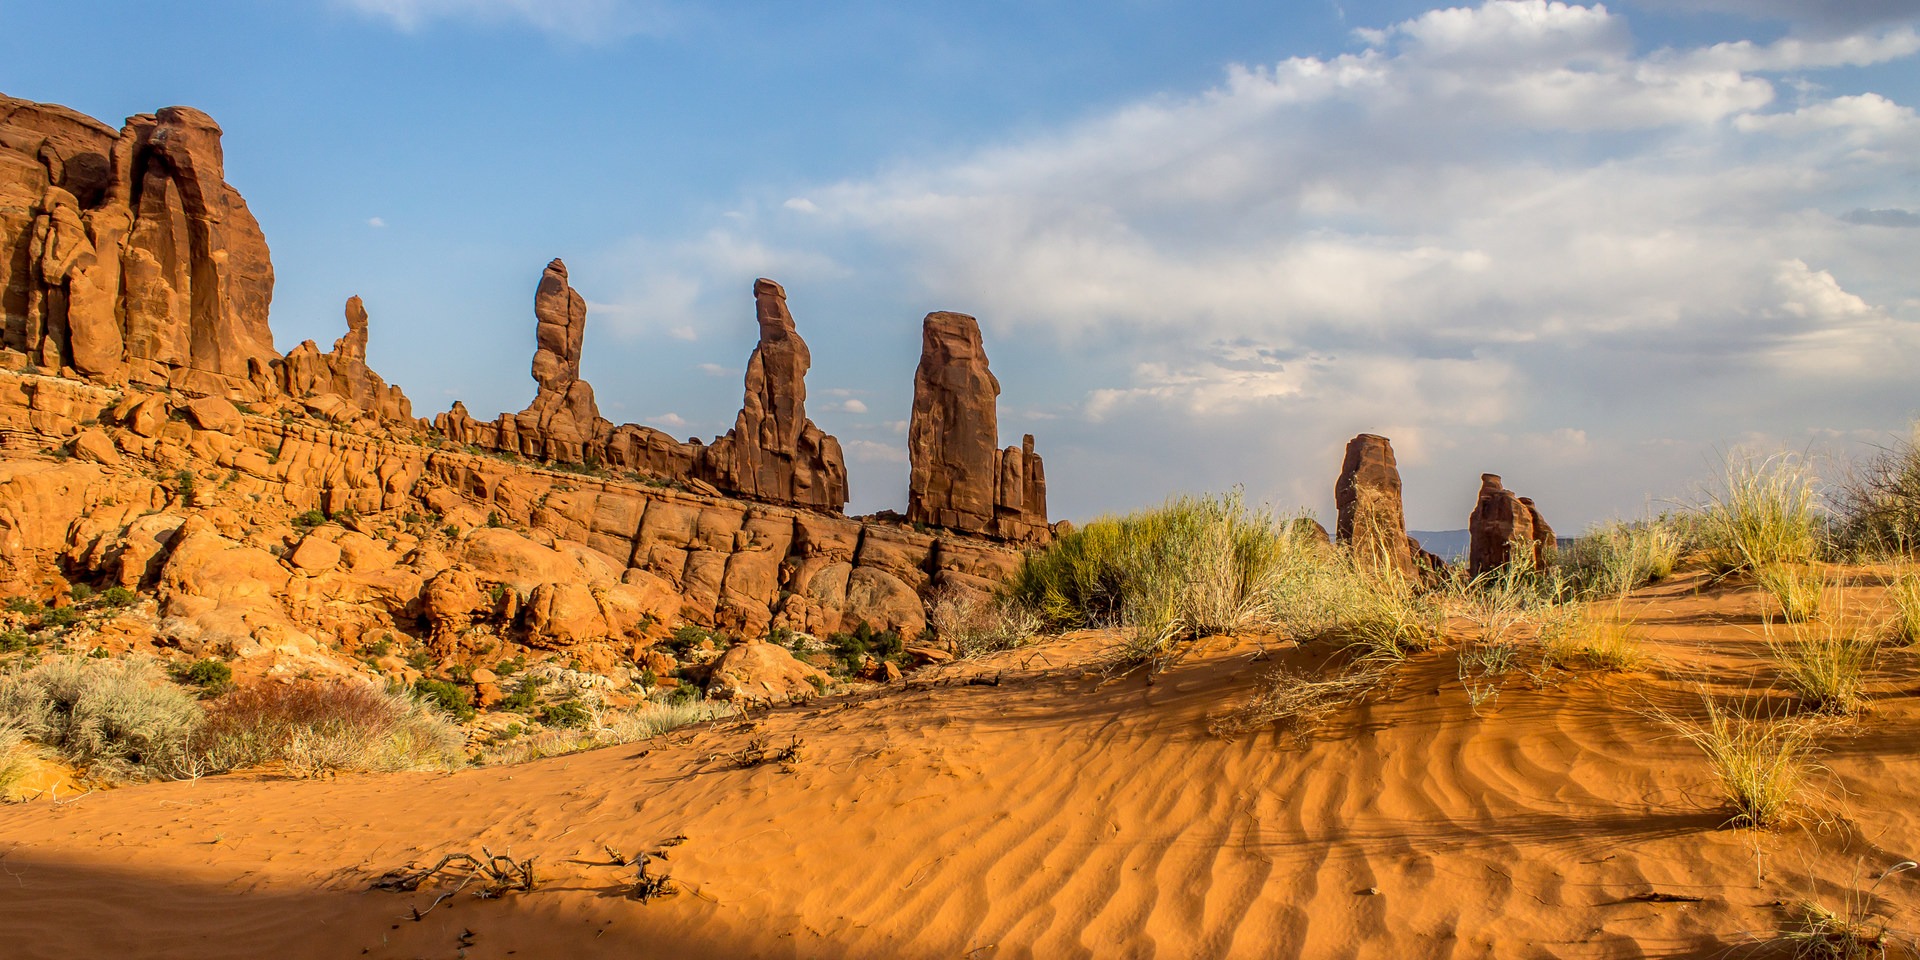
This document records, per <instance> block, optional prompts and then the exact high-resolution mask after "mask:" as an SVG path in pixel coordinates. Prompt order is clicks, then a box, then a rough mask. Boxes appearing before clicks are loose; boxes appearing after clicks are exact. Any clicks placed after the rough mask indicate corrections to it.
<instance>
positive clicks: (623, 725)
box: [480, 699, 738, 765]
mask: <svg viewBox="0 0 1920 960" xmlns="http://www.w3.org/2000/svg"><path fill="white" fill-rule="evenodd" d="M737 712H738V711H736V710H735V709H734V708H733V706H732V705H730V704H726V703H720V702H717V701H710V700H674V699H665V700H649V701H646V702H644V703H641V704H638V705H636V706H634V707H631V708H629V709H626V710H622V711H618V712H614V711H595V712H594V715H593V717H592V719H591V721H590V722H589V723H588V724H587V726H586V727H584V728H581V729H555V730H543V731H541V732H539V733H536V734H532V735H524V736H522V735H515V736H510V737H504V738H498V739H496V740H494V741H493V742H491V743H488V744H486V745H484V746H483V747H481V750H480V762H481V763H484V764H487V765H496V764H505V763H524V762H526V761H528V760H538V759H540V758H541V757H557V756H560V755H562V754H568V753H578V752H580V751H582V750H594V749H597V748H600V747H612V746H618V745H620V744H623V743H635V742H638V741H641V740H650V739H652V738H654V737H657V736H660V735H661V734H664V733H667V732H670V731H673V730H678V729H680V728H681V727H684V726H687V725H689V724H694V723H702V722H705V721H708V720H725V719H727V718H729V717H732V716H734V715H736V713H737Z"/></svg>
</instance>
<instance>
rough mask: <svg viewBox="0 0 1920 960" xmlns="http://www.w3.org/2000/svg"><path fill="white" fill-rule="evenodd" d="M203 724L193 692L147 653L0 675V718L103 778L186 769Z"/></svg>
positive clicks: (71, 660) (51, 663) (62, 660)
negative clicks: (198, 730) (195, 736)
mask: <svg viewBox="0 0 1920 960" xmlns="http://www.w3.org/2000/svg"><path fill="white" fill-rule="evenodd" d="M201 722H202V713H201V710H200V706H199V704H198V703H197V702H196V701H195V699H194V697H193V696H192V695H191V694H189V693H187V692H186V691H185V690H182V689H181V688H180V687H178V686H176V685H174V684H173V683H171V682H169V681H168V679H167V675H166V673H165V671H163V670H161V669H160V667H159V665H158V664H156V663H155V662H154V661H153V660H151V659H149V658H129V659H124V660H111V659H104V660H103V659H94V658H91V657H85V656H72V657H59V658H55V659H51V660H46V661H43V662H41V663H40V664H38V665H36V666H34V667H32V668H30V669H27V670H24V671H20V672H17V673H13V674H10V675H6V676H3V677H0V723H13V724H17V725H18V726H19V728H20V730H21V731H22V733H23V734H24V735H25V736H28V737H32V738H33V739H35V740H38V741H39V742H41V743H44V744H46V745H48V746H49V747H52V748H53V749H55V750H58V751H60V753H61V755H62V756H64V757H65V758H66V759H67V760H68V761H70V762H72V763H74V764H76V765H80V766H86V767H90V768H93V769H94V770H96V771H98V772H102V773H106V774H108V775H113V776H122V777H130V778H146V777H156V776H177V775H181V774H184V773H188V772H190V771H191V770H192V769H193V768H194V764H193V762H192V757H191V751H190V744H191V740H192V737H193V735H194V733H195V731H196V730H197V729H198V728H199V726H200V724H201Z"/></svg>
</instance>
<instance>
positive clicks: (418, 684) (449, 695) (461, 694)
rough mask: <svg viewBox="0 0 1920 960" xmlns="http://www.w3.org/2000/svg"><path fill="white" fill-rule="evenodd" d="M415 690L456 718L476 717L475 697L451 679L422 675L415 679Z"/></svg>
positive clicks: (427, 700)
mask: <svg viewBox="0 0 1920 960" xmlns="http://www.w3.org/2000/svg"><path fill="white" fill-rule="evenodd" d="M413 692H414V693H415V694H416V695H418V696H419V697H420V699H422V700H424V701H426V702H427V703H429V704H431V705H433V706H435V707H438V708H439V709H440V710H442V711H443V712H445V713H446V714H447V715H448V716H450V717H452V718H454V719H455V720H460V721H463V722H464V721H467V720H472V719H473V717H474V709H473V698H472V697H471V696H469V695H468V693H467V691H466V690H464V689H462V688H461V687H460V686H459V685H457V684H455V683H453V682H451V681H448V680H436V679H434V678H432V677H421V678H419V679H418V680H415V681H413Z"/></svg>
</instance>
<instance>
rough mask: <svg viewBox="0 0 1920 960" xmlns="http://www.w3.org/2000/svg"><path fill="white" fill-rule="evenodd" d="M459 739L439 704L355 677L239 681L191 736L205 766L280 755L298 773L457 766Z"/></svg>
mask: <svg viewBox="0 0 1920 960" xmlns="http://www.w3.org/2000/svg"><path fill="white" fill-rule="evenodd" d="M463 743H464V738H463V737H462V736H461V733H460V730H459V728H458V727H456V726H454V725H453V723H452V722H451V721H449V720H448V719H447V717H446V714H445V713H444V712H443V711H441V710H440V709H439V708H438V707H437V706H434V705H430V704H428V703H427V702H426V701H424V700H422V699H420V698H417V697H412V696H408V695H407V694H405V693H400V692H395V691H389V690H383V689H380V688H379V687H376V686H373V685H371V684H365V683H357V682H343V683H326V682H320V681H311V680H308V681H300V682H297V683H292V684H279V683H266V684H259V685H255V686H249V687H243V688H241V689H238V690H235V691H233V692H232V693H229V694H227V695H226V696H224V697H221V698H220V699H219V700H216V701H214V702H213V704H212V706H211V708H210V709H209V710H208V712H207V722H206V725H205V726H204V727H203V728H202V729H201V731H200V733H199V736H198V737H196V738H195V744H194V747H195V752H196V754H197V755H198V756H199V757H201V758H203V759H204V761H205V765H206V766H207V767H209V768H211V769H216V770H231V769H237V768H241V767H250V766H258V765H260V764H263V763H269V762H273V761H280V762H283V763H285V764H286V766H287V770H288V771H289V772H291V773H293V774H295V775H296V776H306V777H312V776H320V775H323V774H328V773H333V772H337V771H343V770H365V771H392V770H421V769H436V768H447V767H453V766H457V765H459V763H460V760H461V748H462V745H463Z"/></svg>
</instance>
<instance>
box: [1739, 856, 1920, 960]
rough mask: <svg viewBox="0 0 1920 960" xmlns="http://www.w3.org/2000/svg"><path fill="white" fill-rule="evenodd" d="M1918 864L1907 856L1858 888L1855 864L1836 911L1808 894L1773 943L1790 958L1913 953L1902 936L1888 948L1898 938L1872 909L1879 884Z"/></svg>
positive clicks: (1855, 958)
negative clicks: (1790, 923) (1896, 949)
mask: <svg viewBox="0 0 1920 960" xmlns="http://www.w3.org/2000/svg"><path fill="white" fill-rule="evenodd" d="M1916 867H1920V864H1916V863H1915V862H1914V861H1912V860H1902V861H1900V862H1899V863H1896V864H1894V865H1893V866H1891V867H1888V868H1887V869H1886V870H1884V871H1881V873H1880V876H1878V877H1876V878H1875V879H1874V881H1873V884H1872V885H1871V886H1868V887H1867V888H1866V889H1864V890H1863V889H1861V888H1860V883H1861V880H1862V879H1863V878H1862V877H1861V875H1860V872H1859V867H1858V866H1857V865H1856V866H1855V868H1854V869H1855V872H1854V879H1853V883H1852V884H1851V885H1850V886H1849V887H1848V888H1847V892H1846V896H1845V898H1844V899H1843V900H1842V901H1841V905H1840V906H1839V907H1838V908H1837V909H1836V908H1834V907H1829V906H1827V905H1826V904H1825V903H1822V902H1821V901H1820V900H1819V899H1816V898H1814V897H1808V898H1807V899H1805V900H1802V901H1800V903H1798V904H1797V905H1796V906H1795V909H1794V914H1795V917H1794V919H1795V921H1796V922H1795V923H1794V925H1793V926H1791V927H1788V928H1787V929H1785V930H1782V931H1780V933H1779V935H1778V936H1777V937H1775V942H1777V943H1779V944H1781V945H1782V946H1785V947H1786V948H1788V949H1789V950H1790V951H1791V955H1792V956H1793V957H1794V960H1870V958H1876V957H1879V958H1884V957H1888V956H1909V957H1910V956H1913V955H1915V952H1916V950H1917V949H1920V947H1916V945H1915V944H1914V943H1913V941H1912V940H1911V939H1910V938H1908V939H1907V940H1906V942H1905V943H1904V944H1900V945H1902V946H1904V947H1905V948H1906V949H1905V951H1904V952H1902V953H1899V954H1894V953H1890V952H1889V950H1888V948H1889V947H1891V946H1895V945H1896V944H1899V941H1900V939H1901V938H1900V937H1899V935H1897V934H1896V933H1895V931H1894V930H1893V928H1892V925H1891V924H1890V923H1889V922H1888V920H1887V919H1886V918H1885V917H1883V916H1880V915H1879V913H1878V912H1877V910H1878V908H1879V896H1878V895H1879V892H1880V885H1881V884H1883V883H1885V882H1886V881H1887V878H1888V877H1891V876H1894V875H1895V874H1899V873H1905V872H1907V871H1908V870H1912V869H1915V868H1916Z"/></svg>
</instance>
